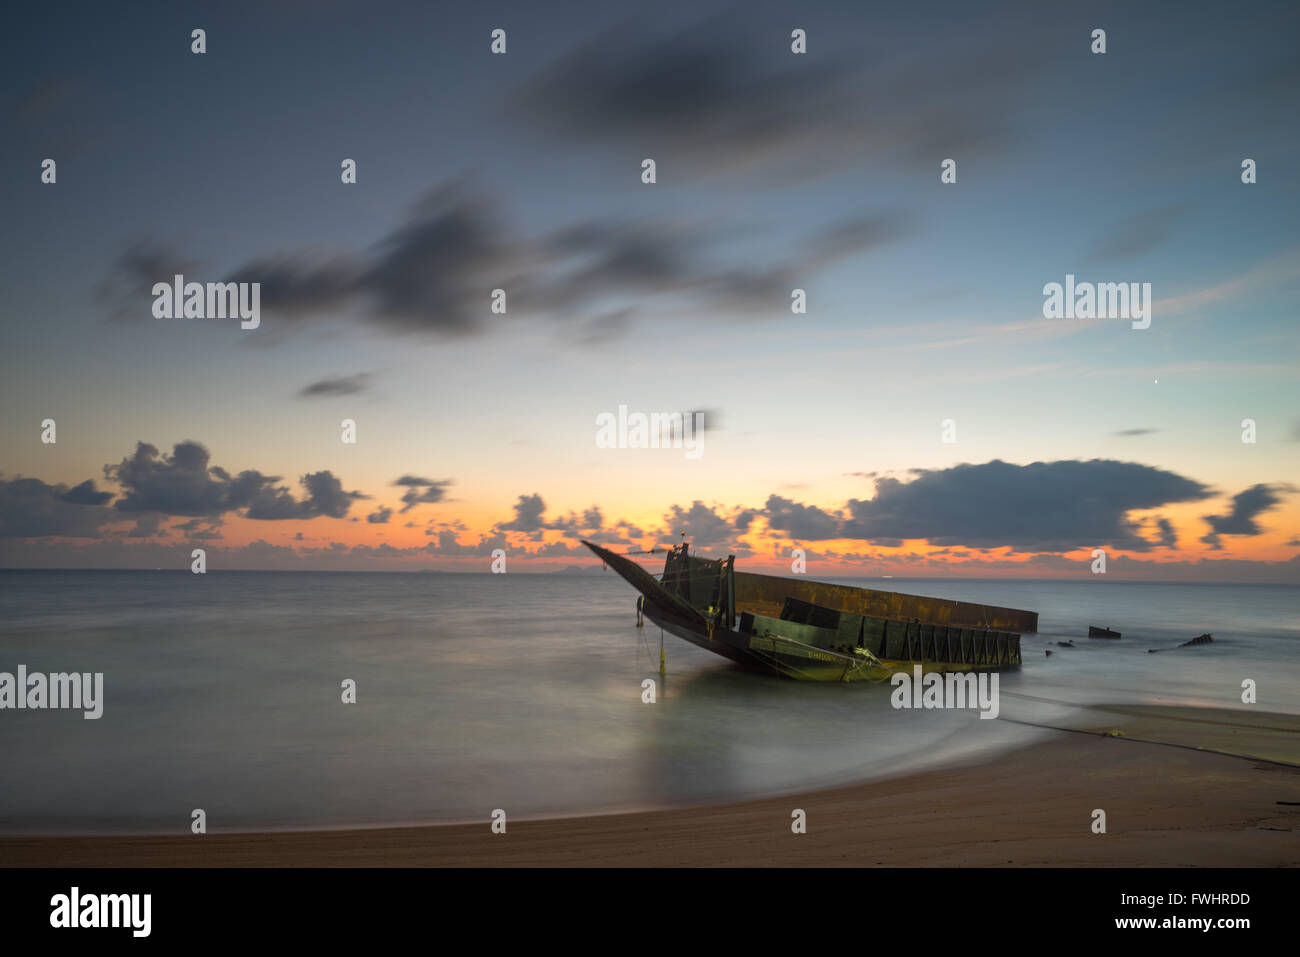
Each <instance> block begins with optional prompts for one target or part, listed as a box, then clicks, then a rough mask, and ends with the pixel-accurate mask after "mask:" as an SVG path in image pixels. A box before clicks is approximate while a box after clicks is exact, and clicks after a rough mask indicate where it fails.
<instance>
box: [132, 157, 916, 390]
mask: <svg viewBox="0 0 1300 957" xmlns="http://www.w3.org/2000/svg"><path fill="white" fill-rule="evenodd" d="M909 226H910V221H909V220H908V219H906V218H904V217H902V216H900V215H899V214H897V213H883V214H879V215H871V216H864V215H859V216H848V217H846V218H845V219H843V220H842V221H841V222H838V223H836V224H833V225H831V226H829V227H828V228H826V229H824V230H823V231H820V232H815V233H813V234H812V235H810V236H806V237H796V238H794V239H793V240H792V242H791V244H790V249H791V250H793V252H792V253H791V254H790V255H789V256H788V257H787V258H786V259H785V260H784V261H780V262H767V263H752V262H750V261H749V257H748V255H747V254H743V253H737V254H734V255H730V256H728V255H726V252H727V249H726V246H727V243H728V242H729V241H730V240H734V239H736V238H740V239H742V240H743V239H744V238H746V237H745V236H744V233H743V231H737V230H735V229H734V228H730V227H729V228H727V229H725V230H723V229H718V228H705V227H703V226H700V225H698V224H695V225H689V224H684V223H677V224H669V223H666V222H654V221H632V220H628V221H615V220H612V219H605V220H588V221H584V222H579V223H576V224H571V225H567V226H562V227H560V228H557V229H553V230H551V231H549V232H542V233H541V234H539V235H535V236H524V235H522V234H519V233H517V232H516V231H515V230H513V229H512V228H510V227H508V226H507V224H506V223H505V221H504V219H503V217H502V216H501V214H500V213H499V212H498V211H497V209H496V207H495V204H494V203H493V202H491V201H490V200H489V199H488V198H486V197H485V196H484V195H483V194H482V193H481V192H480V191H479V190H478V189H477V188H475V187H474V186H472V185H471V184H469V183H468V182H466V181H460V180H458V181H454V182H451V183H449V184H446V185H443V186H441V187H439V188H437V189H435V190H433V191H432V192H431V193H429V194H428V195H427V196H426V197H424V198H423V199H422V200H420V201H418V202H417V203H416V204H415V205H414V207H413V209H412V210H411V212H410V213H409V215H408V217H407V219H406V221H405V222H404V223H402V224H401V225H399V226H398V227H397V228H396V229H395V230H393V232H391V233H390V234H389V235H387V236H385V237H383V238H381V239H380V240H379V241H378V242H376V243H375V244H373V245H372V246H371V247H370V248H369V249H366V250H362V251H358V252H350V253H343V254H331V255H329V256H328V257H325V256H322V255H321V254H319V253H311V252H307V251H297V252H290V253H283V254H276V255H273V256H269V257H263V258H261V259H255V260H253V261H250V262H248V263H246V264H245V265H243V266H241V267H240V268H238V269H237V270H235V271H234V273H233V274H231V275H228V276H226V277H225V278H224V280H223V281H225V282H258V283H261V308H262V310H263V312H264V313H265V314H266V315H267V316H278V317H280V318H283V319H287V320H304V319H309V318H313V317H318V316H322V315H324V316H327V317H331V318H336V319H347V318H351V319H353V320H355V321H362V322H373V323H378V324H379V325H381V326H383V327H385V328H387V329H388V330H390V331H394V332H401V333H407V332H416V333H436V334H451V335H463V334H469V333H480V332H484V331H486V330H487V329H488V328H490V327H491V326H492V325H493V324H494V323H495V324H498V325H499V324H500V323H501V322H502V321H505V319H506V317H503V316H497V315H493V314H492V313H491V311H490V308H489V306H490V296H491V293H492V290H494V289H496V288H501V289H504V290H506V293H507V297H508V300H507V305H508V308H509V310H510V311H509V313H508V314H507V316H508V317H509V318H510V319H514V318H516V317H517V316H519V315H521V314H522V315H525V316H532V317H537V316H544V317H550V318H553V319H557V320H563V321H564V323H565V328H566V329H570V328H572V329H576V330H577V337H578V338H579V339H583V340H584V341H589V342H590V341H593V340H600V339H602V338H609V337H610V336H611V335H613V334H615V333H617V332H618V331H620V330H622V329H624V328H626V327H627V325H628V322H629V321H630V317H631V316H632V315H633V314H634V312H635V313H644V314H659V315H687V316H696V315H698V314H700V313H701V312H705V313H710V314H713V313H719V314H725V315H730V316H735V315H739V316H743V317H756V318H763V317H767V318H771V317H776V316H788V315H789V295H790V289H791V288H792V287H793V286H796V285H799V284H801V283H805V282H806V281H807V280H809V279H810V278H811V277H812V276H813V275H814V274H815V273H816V272H817V271H819V270H821V269H824V268H826V267H827V266H829V265H831V264H833V263H834V262H836V261H838V260H840V259H842V258H844V257H846V256H850V255H854V254H857V253H861V252H864V251H866V250H869V249H871V248H874V247H876V246H879V245H882V244H885V243H889V242H893V241H896V240H897V239H898V238H900V237H902V236H904V235H906V233H907V232H908V230H909ZM159 255H160V254H157V253H154V252H152V251H149V250H143V249H140V248H138V247H132V248H131V249H130V250H128V252H127V253H126V254H124V256H123V257H122V259H120V260H119V261H118V262H117V263H116V264H115V266H114V270H113V276H114V277H116V278H115V281H118V282H125V283H127V284H128V285H129V286H131V288H132V289H133V290H134V291H133V294H132V295H133V296H134V297H135V298H132V297H127V301H128V302H130V303H134V304H135V305H134V306H133V307H132V308H133V309H134V310H135V313H138V314H140V315H142V316H149V315H150V313H149V310H148V309H147V308H143V307H141V306H140V303H144V304H146V305H147V303H148V301H149V300H148V299H147V298H141V297H144V296H146V295H147V292H148V289H147V286H144V285H142V284H143V283H145V280H146V279H147V280H148V282H149V283H152V282H154V281H157V280H158V278H160V277H159V274H160V273H163V274H162V275H161V278H162V279H167V278H169V277H170V276H171V275H172V273H171V272H167V271H165V269H164V263H163V261H162V260H161V259H160V258H159ZM738 263H740V264H738ZM166 268H167V269H170V268H172V267H170V266H168V267H166ZM141 289H143V292H141V291H140V290H141ZM617 299H622V300H623V302H621V303H617V302H614V301H613V300H617ZM282 331H283V330H282ZM366 386H367V382H366V381H365V380H364V378H362V377H359V376H352V377H345V378H331V379H325V380H322V381H321V382H318V383H313V384H312V385H310V386H308V387H307V388H306V389H304V390H303V392H302V393H300V395H302V396H325V395H339V394H351V393H354V392H357V391H361V390H362V389H364V388H365V387H366Z"/></svg>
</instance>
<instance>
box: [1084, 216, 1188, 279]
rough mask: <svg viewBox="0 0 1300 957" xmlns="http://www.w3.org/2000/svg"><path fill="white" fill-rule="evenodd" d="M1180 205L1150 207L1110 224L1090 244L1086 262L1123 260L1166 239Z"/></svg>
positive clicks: (1167, 239)
mask: <svg viewBox="0 0 1300 957" xmlns="http://www.w3.org/2000/svg"><path fill="white" fill-rule="evenodd" d="M1182 216H1183V210H1182V207H1181V206H1164V207H1161V208H1159V209H1150V210H1147V211H1146V212H1143V213H1140V214H1138V215H1136V216H1132V217H1130V218H1128V219H1125V220H1123V221H1122V222H1119V223H1116V224H1114V225H1113V226H1112V227H1111V228H1110V230H1109V231H1107V232H1106V233H1105V234H1104V235H1102V236H1101V237H1099V238H1098V239H1097V241H1096V242H1094V243H1093V245H1092V249H1091V251H1090V252H1089V253H1088V255H1087V257H1086V258H1085V260H1084V261H1085V262H1087V263H1088V264H1089V265H1097V264H1104V263H1115V262H1121V263H1122V262H1127V261H1128V260H1131V259H1134V258H1136V257H1138V256H1141V255H1143V254H1145V253H1149V252H1151V251H1152V250H1153V249H1157V248H1159V247H1160V246H1162V245H1164V244H1165V243H1166V242H1168V241H1169V240H1170V239H1171V238H1172V237H1173V235H1174V230H1175V228H1176V227H1177V225H1178V222H1179V220H1180V219H1182Z"/></svg>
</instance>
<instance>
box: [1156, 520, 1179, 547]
mask: <svg viewBox="0 0 1300 957" xmlns="http://www.w3.org/2000/svg"><path fill="white" fill-rule="evenodd" d="M1156 527H1157V528H1158V529H1159V530H1160V538H1159V540H1158V541H1157V542H1156V544H1157V545H1158V546H1159V547H1160V548H1173V547H1174V546H1176V545H1177V544H1178V533H1177V532H1175V531H1174V526H1173V523H1172V522H1170V521H1169V519H1167V518H1158V519H1156Z"/></svg>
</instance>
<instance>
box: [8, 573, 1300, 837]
mask: <svg viewBox="0 0 1300 957" xmlns="http://www.w3.org/2000/svg"><path fill="white" fill-rule="evenodd" d="M842 581H845V582H846V583H850V584H852V583H856V584H866V585H871V586H873V587H886V588H889V589H892V590H897V591H904V592H911V593H915V594H923V595H937V596H942V597H951V598H956V599H964V600H967V601H978V602H983V603H986V604H999V605H1009V606H1012V607H1018V608H1028V609H1032V610H1036V611H1038V612H1039V613H1040V628H1041V629H1042V630H1041V632H1040V633H1039V634H1038V635H1027V636H1025V637H1024V639H1023V641H1022V648H1023V654H1024V661H1025V663H1024V666H1023V667H1022V668H1021V669H1018V670H1016V671H1009V672H1004V673H1003V674H1002V675H1001V678H1000V688H1001V692H1002V696H1001V715H1002V716H1003V717H1004V718H1012V719H1015V720H1023V721H1032V722H1039V723H1048V724H1053V723H1062V722H1068V721H1070V720H1071V719H1072V718H1077V717H1078V714H1079V712H1078V710H1077V707H1076V706H1082V705H1087V704H1089V703H1098V702H1130V703H1133V702H1147V703H1177V704H1189V705H1215V706H1221V707H1238V708H1244V707H1248V706H1246V705H1243V704H1242V703H1241V700H1240V696H1241V683H1242V681H1243V679H1246V678H1251V679H1254V680H1255V681H1256V682H1257V683H1258V689H1259V690H1258V694H1259V703H1258V704H1257V705H1255V706H1254V707H1256V708H1259V709H1262V710H1269V711H1283V712H1289V713H1300V614H1298V612H1300V587H1295V586H1283V585H1203V584H1196V585H1173V584H1170V585H1165V584H1138V583H1123V582H1112V581H1105V580H1098V579H1090V580H1082V581H1069V582H1061V581H986V580H981V581H976V580H958V581H953V580H944V581H935V580H930V581H907V580H903V579H893V580H890V581H886V582H882V581H880V580H878V579H877V580H874V581H870V582H866V581H858V582H853V581H851V580H848V579H843V580H842ZM634 607H635V592H634V591H633V590H632V589H631V588H630V587H628V586H627V585H626V584H624V583H623V582H622V581H621V580H620V579H619V578H618V577H617V576H615V575H614V574H613V573H605V574H588V575H520V574H515V573H512V574H508V575H487V574H484V575H443V574H423V573H412V574H394V573H376V574H351V573H281V572H210V573H209V574H207V575H202V576H200V575H191V574H189V573H188V572H141V571H121V572H117V571H92V572H87V571H64V572H50V571H21V572H0V671H7V672H11V673H12V672H14V671H15V670H16V668H17V666H18V665H19V664H23V665H26V666H27V668H28V670H29V671H39V672H63V671H78V672H85V671H90V672H103V673H104V713H103V717H102V718H100V719H99V720H94V721H88V720H84V719H83V718H82V716H81V713H80V712H73V711H15V710H4V711H0V832H5V833H20V832H28V833H30V832H41V833H97V832H148V833H186V832H188V830H189V825H190V812H191V810H192V809H194V808H202V809H204V811H205V812H206V814H207V821H208V829H209V831H210V832H219V831H233V830H248V829H263V828H308V827H334V826H366V825H386V824H403V823H424V822H444V821H487V820H488V819H489V817H490V815H491V812H492V811H493V810H494V809H496V808H502V809H504V810H506V812H507V814H508V815H509V817H510V819H519V818H530V817H543V816H554V815H562V814H570V813H592V812H602V811H616V810H630V809H643V808H653V807H665V806H678V805H685V804H692V803H702V802H711V801H717V800H726V799H736V798H744V797H749V796H757V795H772V794H781V793H792V792H797V791H803V790H808V789H813V788H818V787H824V786H828V785H833V784H839V783H847V782H852V781H860V780H865V779H868V778H873V777H880V776H886V775H894V774H899V773H902V772H904V771H908V770H912V769H915V768H919V767H923V766H933V765H936V764H943V763H945V762H953V761H960V760H970V759H975V758H978V757H981V756H983V755H986V754H989V753H992V752H996V751H998V750H1002V749H1007V748H1012V747H1016V746H1019V745H1021V744H1023V743H1026V742H1028V741H1032V740H1034V739H1035V738H1036V737H1040V736H1042V735H1044V734H1047V733H1048V732H1044V731H1041V730H1039V729H1035V728H1032V727H1026V726H1024V725H1021V724H1017V723H1014V721H1005V720H981V719H980V718H979V717H978V715H977V712H974V711H924V710H896V709H894V708H892V707H891V706H890V704H889V695H890V691H891V689H890V688H889V687H888V686H887V685H874V686H873V685H840V684H805V683H799V682H792V681H783V680H780V679H776V678H770V677H766V676H762V675H755V674H752V673H747V672H743V671H740V670H738V669H736V668H735V667H734V666H732V665H731V664H729V663H728V662H726V661H725V660H723V659H721V658H718V657H716V656H713V655H711V654H709V653H708V652H706V651H704V650H702V649H698V648H695V647H693V646H691V645H688V644H687V643H685V642H683V641H681V640H679V639H676V638H674V637H672V636H671V635H668V636H664V637H663V641H664V648H665V650H666V652H667V661H668V672H667V677H666V679H664V680H662V681H660V682H659V685H658V701H657V702H656V703H655V704H644V703H642V700H641V698H642V688H641V682H642V680H643V679H645V678H653V679H656V680H659V674H658V669H659V648H660V640H661V635H660V631H659V629H658V627H657V626H654V625H653V624H649V623H647V625H646V627H644V628H641V629H638V628H636V627H635V612H634ZM1089 624H1097V625H1110V626H1112V627H1114V628H1116V629H1118V630H1120V631H1122V632H1124V638H1123V639H1122V640H1120V641H1102V640H1089V639H1088V638H1086V637H1085V636H1086V634H1087V628H1088V625H1089ZM1207 631H1208V632H1212V633H1213V634H1214V643H1213V644H1212V645H1208V646H1201V647H1194V648H1183V649H1179V650H1178V651H1171V652H1169V653H1167V654H1155V655H1152V654H1148V653H1147V649H1148V648H1160V647H1171V646H1173V645H1176V644H1178V643H1179V642H1181V641H1185V640H1187V639H1189V638H1192V637H1195V636H1196V635H1199V634H1201V633H1202V632H1207ZM1068 639H1076V644H1077V647H1075V648H1059V647H1057V646H1056V645H1055V642H1057V641H1062V640H1068ZM1046 648H1051V649H1052V650H1053V652H1054V653H1053V655H1052V656H1051V657H1047V656H1046V655H1044V654H1043V650H1044V649H1046ZM347 678H351V679H353V680H354V681H355V682H356V684H357V703H356V704H343V703H342V701H341V690H340V685H341V682H342V681H343V680H344V679H347Z"/></svg>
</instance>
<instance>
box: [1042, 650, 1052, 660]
mask: <svg viewBox="0 0 1300 957" xmlns="http://www.w3.org/2000/svg"><path fill="white" fill-rule="evenodd" d="M1043 654H1045V655H1047V657H1049V658H1050V657H1052V652H1051V651H1050V650H1049V649H1047V648H1044V649H1043Z"/></svg>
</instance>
